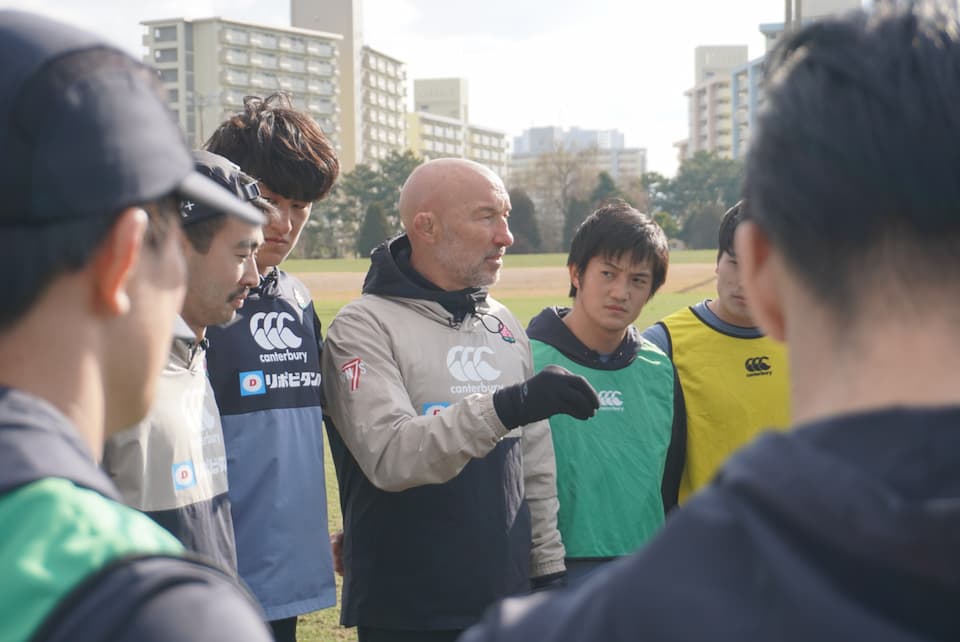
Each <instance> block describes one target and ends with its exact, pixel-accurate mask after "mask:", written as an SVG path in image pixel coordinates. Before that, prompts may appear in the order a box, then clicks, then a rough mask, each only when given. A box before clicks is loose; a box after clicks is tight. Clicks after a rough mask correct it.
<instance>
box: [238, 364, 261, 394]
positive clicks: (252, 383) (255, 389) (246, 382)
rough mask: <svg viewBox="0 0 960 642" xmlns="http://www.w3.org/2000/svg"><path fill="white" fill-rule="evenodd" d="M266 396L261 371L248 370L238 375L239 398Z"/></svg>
mask: <svg viewBox="0 0 960 642" xmlns="http://www.w3.org/2000/svg"><path fill="white" fill-rule="evenodd" d="M265 394H267V386H266V384H265V383H264V381H263V370H250V371H248V372H241V373H240V396H241V397H249V396H250V395H265Z"/></svg>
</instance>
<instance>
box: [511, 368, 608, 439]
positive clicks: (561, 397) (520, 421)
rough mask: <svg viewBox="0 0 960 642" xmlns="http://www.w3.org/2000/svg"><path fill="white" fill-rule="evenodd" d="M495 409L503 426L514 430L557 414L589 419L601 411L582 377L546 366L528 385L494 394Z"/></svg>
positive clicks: (513, 386) (594, 392)
mask: <svg viewBox="0 0 960 642" xmlns="http://www.w3.org/2000/svg"><path fill="white" fill-rule="evenodd" d="M493 407H494V409H495V410H496V411H497V416H498V417H500V421H502V422H503V425H504V426H506V427H507V429H508V430H512V429H514V428H516V427H517V426H525V425H527V424H532V423H533V422H535V421H540V420H541V419H547V418H548V417H552V416H553V415H557V414H564V415H570V416H572V417H576V418H577V419H587V418H588V417H592V416H593V414H594V413H595V412H596V411H597V408H599V407H600V399H599V398H598V397H597V391H596V390H594V389H593V386H591V385H590V382H588V381H587V380H586V379H584V378H583V377H581V376H580V375H575V374H573V373H572V372H570V371H569V370H566V369H564V368H561V367H560V366H547V367H546V368H544V369H543V370H542V371H541V372H539V373H537V374H535V375H534V376H532V377H530V378H529V379H527V380H526V381H524V382H522V383H515V384H513V385H512V386H507V387H506V388H501V389H500V390H497V391H496V392H495V393H493Z"/></svg>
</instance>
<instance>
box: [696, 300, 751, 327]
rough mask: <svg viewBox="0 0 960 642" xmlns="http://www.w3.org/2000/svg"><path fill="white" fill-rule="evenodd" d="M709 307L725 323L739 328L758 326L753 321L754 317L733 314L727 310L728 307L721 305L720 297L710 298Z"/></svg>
mask: <svg viewBox="0 0 960 642" xmlns="http://www.w3.org/2000/svg"><path fill="white" fill-rule="evenodd" d="M707 309H708V310H710V311H711V312H713V314H714V315H716V317H717V318H718V319H720V320H721V321H723V322H724V323H726V324H728V325H732V326H736V327H738V328H756V327H757V326H756V324H755V323H754V322H753V319H750V318H748V317H738V316H734V315H731V314H729V313H728V312H727V310H726V308H724V307H723V306H722V305H720V299H710V300H709V301H707Z"/></svg>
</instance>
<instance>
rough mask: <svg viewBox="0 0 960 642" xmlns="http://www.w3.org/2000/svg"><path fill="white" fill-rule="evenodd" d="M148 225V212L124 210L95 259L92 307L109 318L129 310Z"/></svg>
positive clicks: (136, 208) (135, 209)
mask: <svg viewBox="0 0 960 642" xmlns="http://www.w3.org/2000/svg"><path fill="white" fill-rule="evenodd" d="M147 222H148V221H147V213H146V212H144V211H143V210H142V209H140V208H139V207H129V208H127V209H125V210H124V211H123V212H122V213H121V214H120V216H118V217H117V220H116V221H115V222H114V223H113V225H112V226H111V228H110V231H109V232H107V236H106V238H105V239H104V240H103V242H102V243H101V244H100V248H99V249H98V250H97V252H96V255H95V256H94V260H93V261H92V267H93V276H94V283H95V284H96V285H95V288H94V297H95V301H94V305H95V307H96V309H98V310H101V311H102V312H103V313H104V314H106V315H108V316H121V315H124V314H126V313H127V312H128V311H129V310H130V295H129V292H128V286H129V283H130V277H131V275H132V274H133V271H134V269H135V268H136V265H137V262H138V261H139V259H140V252H141V250H142V249H143V238H144V235H145V234H146V231H147Z"/></svg>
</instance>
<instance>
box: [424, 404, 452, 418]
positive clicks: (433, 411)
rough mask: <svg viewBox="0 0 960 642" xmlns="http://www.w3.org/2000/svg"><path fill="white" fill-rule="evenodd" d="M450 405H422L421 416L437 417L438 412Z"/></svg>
mask: <svg viewBox="0 0 960 642" xmlns="http://www.w3.org/2000/svg"><path fill="white" fill-rule="evenodd" d="M449 405H450V403H449V402H446V401H433V402H430V403H425V404H423V414H425V415H429V416H432V415H439V414H440V412H441V411H442V410H443V409H444V408H446V407H447V406H449Z"/></svg>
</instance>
